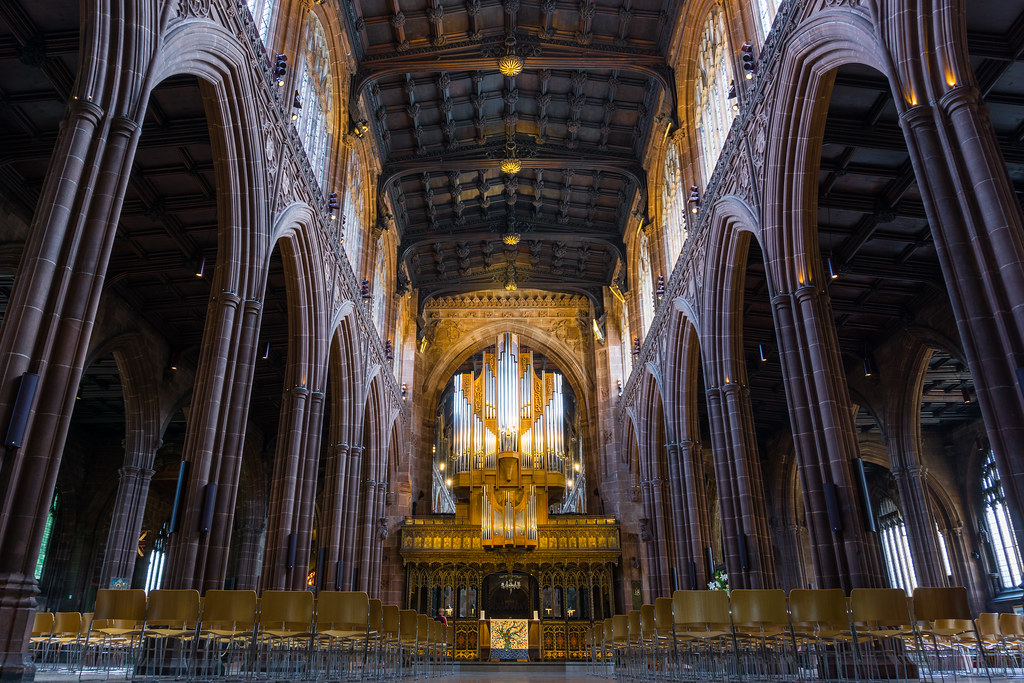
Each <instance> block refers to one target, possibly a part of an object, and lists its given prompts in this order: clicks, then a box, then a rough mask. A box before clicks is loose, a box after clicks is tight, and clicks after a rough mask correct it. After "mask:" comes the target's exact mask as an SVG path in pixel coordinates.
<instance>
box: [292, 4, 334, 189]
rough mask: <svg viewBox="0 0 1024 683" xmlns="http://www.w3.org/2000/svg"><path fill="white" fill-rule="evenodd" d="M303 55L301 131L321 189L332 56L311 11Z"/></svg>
mask: <svg viewBox="0 0 1024 683" xmlns="http://www.w3.org/2000/svg"><path fill="white" fill-rule="evenodd" d="M303 46H304V52H303V54H302V71H301V74H302V82H301V84H300V85H299V102H301V103H302V109H301V110H300V111H299V120H298V128H299V135H300V136H301V138H302V144H303V145H304V146H305V148H306V156H307V157H308V158H309V163H310V165H311V166H312V167H313V175H315V176H316V179H317V182H319V183H320V187H323V186H324V179H325V176H326V169H327V151H328V150H329V149H330V139H331V134H330V126H329V125H328V124H329V122H330V119H329V117H328V114H329V113H330V111H331V100H332V97H331V53H330V50H328V48H327V36H326V35H325V34H324V27H323V26H321V25H320V20H319V19H317V17H316V15H315V14H314V13H312V12H310V13H309V14H307V15H306V32H305V40H304V42H303Z"/></svg>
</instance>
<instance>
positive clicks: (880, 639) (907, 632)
mask: <svg viewBox="0 0 1024 683" xmlns="http://www.w3.org/2000/svg"><path fill="white" fill-rule="evenodd" d="M850 612H851V622H852V626H853V631H852V635H853V637H854V644H855V648H854V654H855V664H856V673H857V676H856V677H857V678H858V679H865V678H901V679H903V680H907V679H908V678H910V677H915V678H916V677H917V667H916V666H915V665H914V663H913V662H911V661H910V658H909V657H908V653H907V648H906V645H907V643H908V642H910V643H912V642H913V638H914V628H913V624H912V622H911V619H910V612H909V609H908V603H907V594H906V593H904V592H903V590H902V589H899V588H854V589H853V590H852V591H851V592H850Z"/></svg>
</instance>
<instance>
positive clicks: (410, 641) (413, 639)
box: [398, 609, 420, 677]
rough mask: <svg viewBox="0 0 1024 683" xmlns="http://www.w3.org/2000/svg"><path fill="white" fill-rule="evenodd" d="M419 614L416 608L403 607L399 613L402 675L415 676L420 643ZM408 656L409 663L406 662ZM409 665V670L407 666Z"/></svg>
mask: <svg viewBox="0 0 1024 683" xmlns="http://www.w3.org/2000/svg"><path fill="white" fill-rule="evenodd" d="M419 623H420V622H419V615H418V614H416V610H412V609H403V610H401V611H400V612H399V613H398V662H399V667H400V671H401V673H400V674H399V675H400V676H403V677H404V676H409V675H412V676H415V673H416V661H417V656H418V651H417V646H418V645H419V641H418V636H417V632H418V631H419ZM406 658H408V664H406ZM407 666H408V671H406V667H407Z"/></svg>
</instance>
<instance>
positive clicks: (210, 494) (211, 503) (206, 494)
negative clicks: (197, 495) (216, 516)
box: [199, 484, 217, 534]
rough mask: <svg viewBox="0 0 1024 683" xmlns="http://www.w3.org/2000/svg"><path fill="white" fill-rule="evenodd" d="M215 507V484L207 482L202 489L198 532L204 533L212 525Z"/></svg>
mask: <svg viewBox="0 0 1024 683" xmlns="http://www.w3.org/2000/svg"><path fill="white" fill-rule="evenodd" d="M216 507H217V485H216V484H207V485H206V488H205V489H204V490H203V510H202V514H200V515H199V533H202V534H205V533H206V532H207V531H209V530H210V527H211V526H213V511H214V509H215V508H216Z"/></svg>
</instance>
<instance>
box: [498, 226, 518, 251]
mask: <svg viewBox="0 0 1024 683" xmlns="http://www.w3.org/2000/svg"><path fill="white" fill-rule="evenodd" d="M519 237H520V235H519V233H518V232H516V231H514V230H510V231H508V232H506V233H505V234H504V235H502V236H501V241H502V242H504V243H505V244H507V245H508V246H510V247H514V246H516V245H517V244H519Z"/></svg>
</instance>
